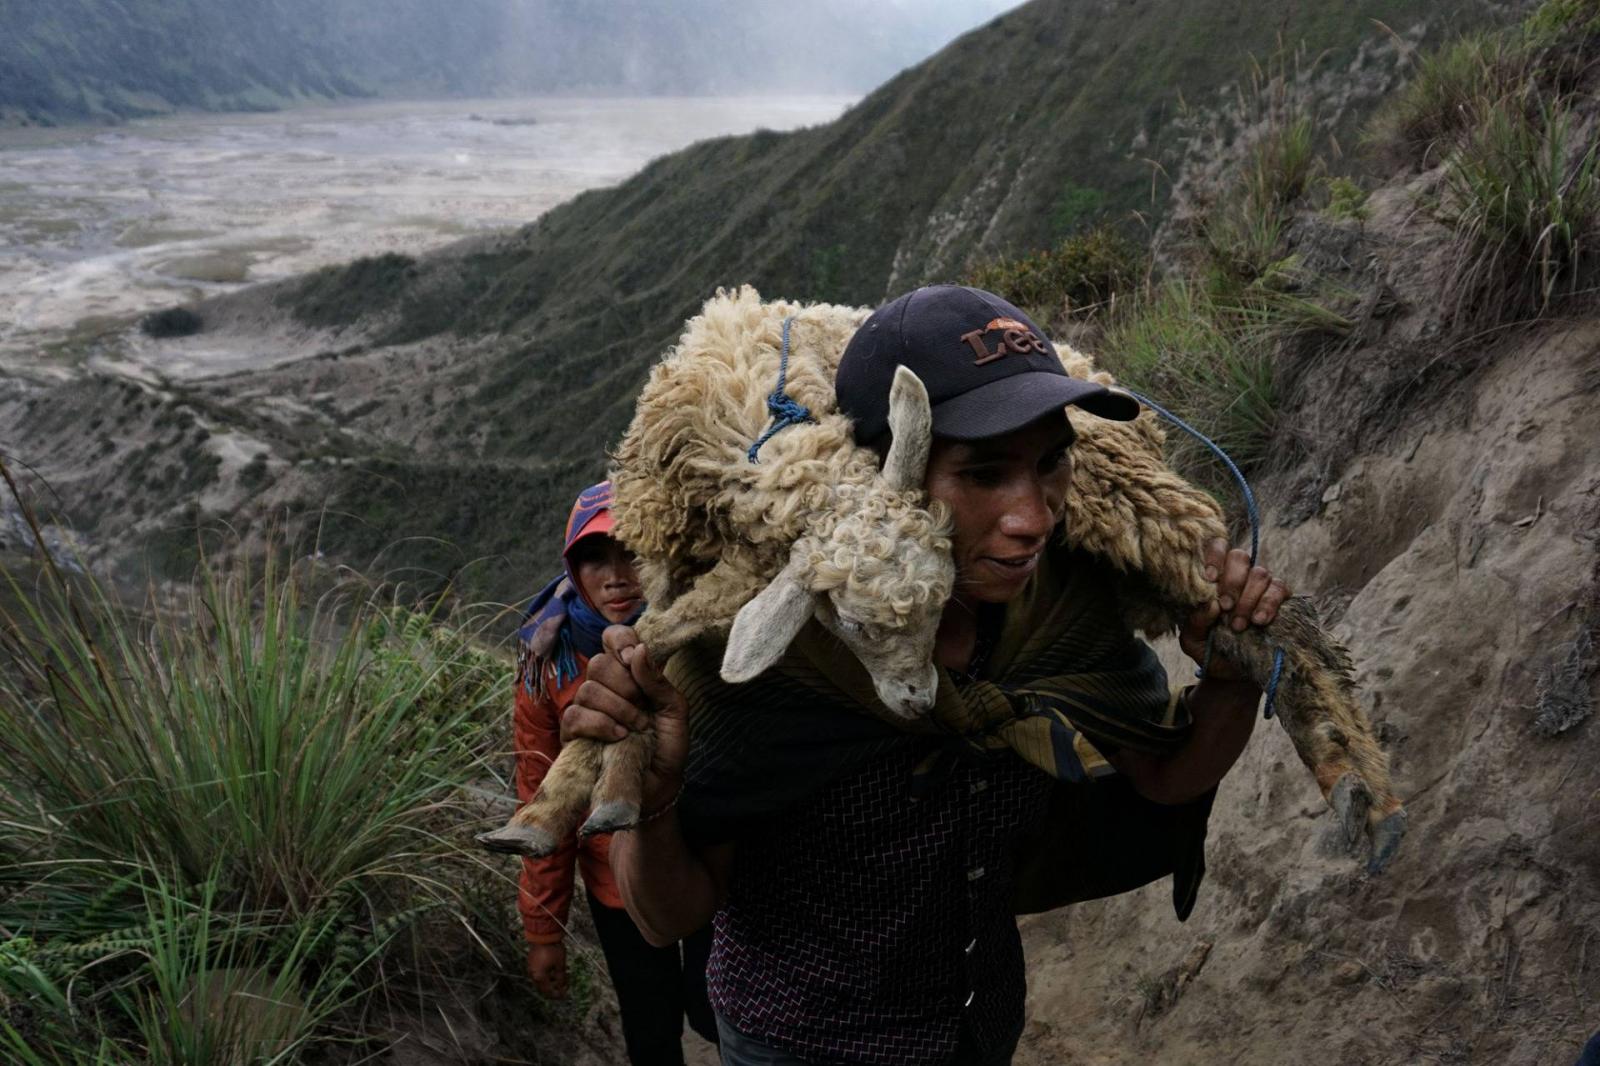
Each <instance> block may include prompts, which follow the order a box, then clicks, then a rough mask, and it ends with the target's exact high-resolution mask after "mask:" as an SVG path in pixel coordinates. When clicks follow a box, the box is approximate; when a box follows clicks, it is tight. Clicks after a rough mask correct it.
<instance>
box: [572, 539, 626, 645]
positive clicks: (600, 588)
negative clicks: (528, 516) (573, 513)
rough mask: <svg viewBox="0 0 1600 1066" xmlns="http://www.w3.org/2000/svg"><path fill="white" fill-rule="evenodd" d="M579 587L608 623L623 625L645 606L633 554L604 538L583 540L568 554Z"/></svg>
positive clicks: (613, 540)
mask: <svg viewBox="0 0 1600 1066" xmlns="http://www.w3.org/2000/svg"><path fill="white" fill-rule="evenodd" d="M567 561H568V562H569V563H570V564H571V565H572V574H573V576H574V577H575V578H576V579H577V581H578V588H579V589H580V590H581V591H582V592H583V596H584V598H585V599H586V600H588V601H589V602H590V603H591V604H593V605H594V609H595V610H597V611H599V612H600V614H601V615H602V616H604V618H605V620H606V621H608V622H615V623H618V624H620V623H623V622H626V621H627V620H628V619H629V618H631V617H633V614H634V612H635V611H637V610H638V609H639V608H640V607H642V606H643V605H644V595H643V590H642V589H641V588H640V587H639V573H638V571H637V570H635V569H634V566H633V555H632V554H631V553H630V552H629V551H628V550H627V549H626V548H624V547H623V546H622V545H621V544H619V543H617V541H616V540H615V539H614V538H612V537H608V536H605V535H599V536H590V537H584V538H583V539H582V540H580V541H578V543H576V544H574V545H573V546H572V550H571V551H570V552H568V553H567Z"/></svg>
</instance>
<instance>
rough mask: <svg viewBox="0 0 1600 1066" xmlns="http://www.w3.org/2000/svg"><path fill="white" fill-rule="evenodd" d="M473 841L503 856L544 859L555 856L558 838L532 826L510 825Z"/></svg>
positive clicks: (481, 835)
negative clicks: (547, 856)
mask: <svg viewBox="0 0 1600 1066" xmlns="http://www.w3.org/2000/svg"><path fill="white" fill-rule="evenodd" d="M473 839H475V840H476V841H477V842H478V845H479V846H480V847H483V848H487V849H488V850H489V851H493V852H498V853H500V854H502V855H525V856H527V857H528V858H530V859H542V858H544V857H545V856H546V855H553V854H555V850H556V838H555V837H554V836H552V835H551V834H549V833H548V832H546V831H545V830H543V829H540V828H538V827H536V826H531V825H526V826H517V825H508V826H504V827H502V828H500V829H496V830H494V831H493V832H491V833H479V834H478V835H477V836H476V837H474V838H473Z"/></svg>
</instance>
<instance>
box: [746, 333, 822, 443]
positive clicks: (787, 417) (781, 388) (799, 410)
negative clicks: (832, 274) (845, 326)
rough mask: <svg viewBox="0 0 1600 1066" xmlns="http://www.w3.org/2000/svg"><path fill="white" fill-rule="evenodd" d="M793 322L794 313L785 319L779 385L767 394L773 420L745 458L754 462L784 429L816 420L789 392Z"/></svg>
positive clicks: (808, 409) (779, 358)
mask: <svg viewBox="0 0 1600 1066" xmlns="http://www.w3.org/2000/svg"><path fill="white" fill-rule="evenodd" d="M793 324H794V316H793V315H790V316H789V317H788V318H786V319H784V320H783V352H782V354H781V355H780V356H779V357H778V387H777V388H775V389H773V390H772V392H771V393H770V394H768V396H767V411H768V412H769V413H770V414H771V415H772V419H773V422H772V425H771V426H769V427H768V428H767V431H766V432H765V433H763V434H761V436H760V437H758V438H757V439H756V442H755V443H754V444H752V445H750V450H749V451H748V452H746V453H745V458H747V459H749V460H750V461H751V462H752V463H758V462H760V461H761V460H759V459H757V458H756V456H757V455H758V454H759V453H760V451H761V446H762V445H763V444H765V443H767V441H769V440H771V439H772V438H773V437H775V436H777V435H778V434H779V433H780V432H782V431H783V430H785V429H788V428H789V427H790V426H797V425H799V424H801V423H802V422H815V421H816V419H815V418H813V417H811V408H809V407H807V406H806V405H805V404H803V403H800V402H799V401H798V400H796V399H795V398H794V397H792V396H790V395H789V392H788V381H789V327H790V326H791V325H793Z"/></svg>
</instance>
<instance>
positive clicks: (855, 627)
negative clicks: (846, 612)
mask: <svg viewBox="0 0 1600 1066" xmlns="http://www.w3.org/2000/svg"><path fill="white" fill-rule="evenodd" d="M838 626H839V631H840V632H842V633H849V634H850V635H851V636H853V637H859V636H860V635H861V634H862V633H865V632H866V629H867V627H866V626H864V625H862V624H861V623H860V622H857V621H856V620H855V619H854V618H846V617H844V616H843V615H840V616H839V619H838Z"/></svg>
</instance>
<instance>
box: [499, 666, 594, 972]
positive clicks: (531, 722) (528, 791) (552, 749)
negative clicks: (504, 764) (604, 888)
mask: <svg viewBox="0 0 1600 1066" xmlns="http://www.w3.org/2000/svg"><path fill="white" fill-rule="evenodd" d="M527 669H530V670H531V669H533V666H532V664H531V663H530V664H529V665H528V667H527ZM580 673H581V666H580ZM568 689H570V691H567V690H566V689H564V690H562V691H559V692H557V693H556V694H555V699H551V698H550V696H549V695H547V694H546V692H545V690H544V688H543V687H542V686H541V687H539V688H538V689H537V690H536V691H535V692H531V693H530V692H529V691H528V686H527V685H526V684H524V678H522V677H518V678H517V686H516V698H515V704H514V707H513V711H512V741H513V744H514V745H515V749H516V758H517V799H518V801H520V802H522V803H527V802H528V801H529V800H530V799H532V798H533V795H534V793H535V792H537V791H538V790H539V785H540V783H541V782H542V781H544V775H545V772H546V771H547V770H549V769H550V764H551V763H552V762H554V761H555V758H556V754H557V753H558V752H559V751H560V750H561V722H560V719H561V710H560V709H561V707H564V706H565V705H566V704H567V703H568V702H569V701H570V700H571V698H572V696H573V695H574V694H575V693H576V691H577V682H576V681H574V682H573V683H572V684H571V685H569V686H568ZM563 697H565V698H564V699H563ZM577 853H578V840H577V834H573V835H572V836H571V837H569V838H568V839H566V840H563V841H562V842H561V846H560V847H558V848H557V849H556V851H555V854H553V855H548V856H546V857H545V858H542V859H523V860H522V876H521V879H520V882H519V891H518V892H517V910H519V911H520V912H521V913H522V929H523V934H524V935H525V936H526V937H527V939H528V942H529V943H530V944H555V943H559V942H560V941H561V938H562V937H563V936H564V935H565V932H566V924H567V911H568V909H569V908H570V907H571V905H572V882H573V872H572V871H573V862H574V860H575V859H576V857H577Z"/></svg>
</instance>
